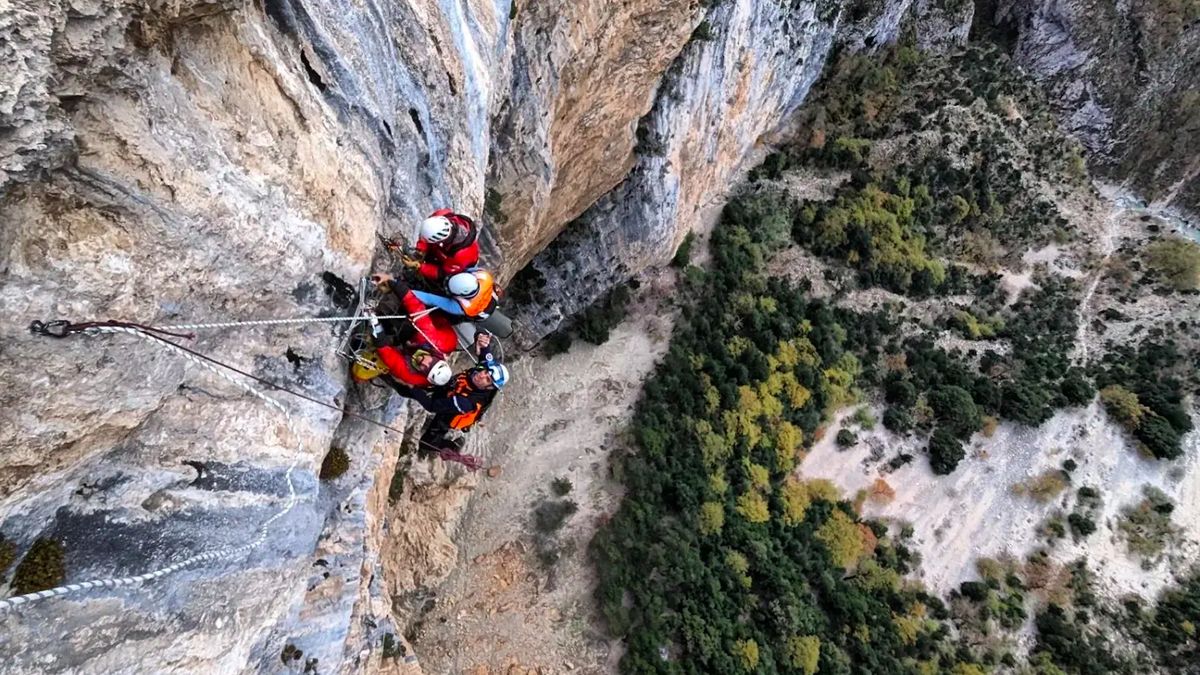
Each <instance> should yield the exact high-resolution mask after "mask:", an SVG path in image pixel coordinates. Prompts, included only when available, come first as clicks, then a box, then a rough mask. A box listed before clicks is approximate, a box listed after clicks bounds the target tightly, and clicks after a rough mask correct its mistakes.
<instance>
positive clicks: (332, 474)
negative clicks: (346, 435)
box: [319, 446, 350, 480]
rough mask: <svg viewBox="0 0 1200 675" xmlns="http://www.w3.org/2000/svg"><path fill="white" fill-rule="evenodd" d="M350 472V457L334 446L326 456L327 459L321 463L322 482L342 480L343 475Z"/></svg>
mask: <svg viewBox="0 0 1200 675" xmlns="http://www.w3.org/2000/svg"><path fill="white" fill-rule="evenodd" d="M349 470H350V455H347V454H346V451H345V450H343V449H341V448H339V447H337V446H334V447H332V448H330V449H329V452H328V453H326V454H325V459H324V460H322V461H321V473H320V474H319V476H320V478H321V480H334V479H336V478H340V477H341V476H342V475H343V474H345V473H346V472H347V471H349Z"/></svg>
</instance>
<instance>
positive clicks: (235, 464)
mask: <svg viewBox="0 0 1200 675" xmlns="http://www.w3.org/2000/svg"><path fill="white" fill-rule="evenodd" d="M1012 11H1016V10H1012ZM972 13H973V8H972V7H971V6H970V5H969V4H967V3H956V4H953V5H951V4H947V5H946V6H942V5H939V4H936V3H932V2H926V1H924V0H915V1H913V0H888V1H887V2H882V3H874V4H872V3H856V4H854V5H851V6H843V5H841V4H839V3H835V2H831V1H830V0H820V1H818V2H799V1H791V2H777V1H776V0H724V1H723V2H699V1H697V0H661V1H655V2H642V1H638V0H620V1H611V2H598V1H591V0H588V1H583V2H562V1H560V0H525V1H523V2H516V3H510V2H508V1H507V0H496V1H494V2H493V1H488V0H407V1H405V2H384V1H381V0H356V1H353V2H352V1H350V0H321V1H319V2H318V1H316V0H263V1H261V2H259V1H257V0H253V1H252V0H209V1H202V2H193V3H182V2H176V1H174V0H50V1H49V2H45V1H37V2H35V1H34V0H15V1H12V2H8V3H4V4H2V5H0V55H3V59H4V63H5V64H6V65H7V64H11V67H6V69H5V71H4V72H3V73H2V74H0V313H2V314H3V316H5V317H7V318H8V320H7V321H5V322H4V324H3V326H2V327H0V383H2V384H3V387H2V388H0V533H2V534H3V536H4V537H5V538H6V539H7V540H8V541H11V542H14V543H15V544H16V545H17V549H18V553H23V552H24V551H25V550H27V548H28V547H29V546H30V544H31V543H32V542H33V541H34V540H35V539H36V538H38V537H48V538H53V539H55V540H57V541H60V542H61V543H62V545H63V547H64V549H65V560H66V571H67V581H70V582H77V581H83V580H87V579H92V578H98V577H110V576H125V575H136V574H141V573H143V572H146V571H149V570H152V569H157V568H160V567H164V566H166V565H170V564H173V563H176V562H178V561H180V560H182V559H185V558H187V557H188V556H190V555H193V554H198V553H201V552H205V551H212V550H220V549H221V548H222V547H226V546H237V545H240V544H243V543H246V542H249V541H253V540H255V538H256V537H257V533H258V531H259V527H260V524H261V523H262V522H263V521H264V520H265V519H266V518H268V517H270V516H272V515H274V514H276V513H279V512H281V511H283V510H284V509H287V510H286V513H285V514H284V515H283V516H282V517H281V518H280V519H279V520H277V521H275V522H274V523H273V525H272V527H271V528H270V529H269V530H268V531H267V533H266V534H267V537H266V540H265V541H264V542H263V543H262V544H261V545H260V546H258V547H256V548H255V549H254V550H253V551H252V552H251V553H249V554H248V555H243V556H241V557H237V558H232V559H226V560H222V561H220V562H218V563H215V564H210V565H196V566H192V567H188V568H186V569H184V570H182V571H180V572H177V573H175V574H173V575H170V576H167V577H165V578H163V579H159V580H157V581H153V582H150V583H147V584H145V585H142V586H137V587H132V588H126V589H120V590H104V591H93V592H90V593H85V594H78V595H73V596H67V597H66V598H61V599H51V600H46V601H43V602H39V603H33V604H30V605H26V606H23V607H21V608H20V609H19V610H18V611H8V612H3V613H0V624H2V625H3V631H2V634H0V653H2V654H3V655H4V656H5V658H4V659H3V660H0V671H2V672H30V671H39V672H105V673H115V672H144V671H154V672H163V673H167V672H197V671H210V672H216V671H221V672H238V671H248V672H257V671H271V670H278V669H279V664H280V663H283V664H284V666H285V668H286V669H292V670H295V671H297V672H298V671H300V670H301V669H303V668H305V667H306V666H307V665H309V664H310V663H311V664H312V667H313V668H317V669H319V671H320V672H356V671H361V670H366V669H376V668H379V667H381V658H382V656H383V653H384V651H385V643H386V644H390V643H389V642H388V640H390V639H391V638H388V636H389V635H396V634H399V633H400V632H401V630H402V627H401V626H398V625H396V622H397V620H398V619H399V620H401V621H402V620H404V617H403V616H400V617H395V616H393V609H394V605H395V606H398V607H399V608H400V609H401V610H407V609H409V606H408V604H406V602H407V600H406V601H405V602H397V600H398V599H399V598H401V596H403V597H404V598H406V599H411V597H410V596H412V597H417V596H419V594H420V591H421V590H422V589H424V588H426V587H428V586H429V585H431V584H435V583H436V582H437V581H438V580H439V579H440V578H441V576H442V575H444V574H445V573H446V572H447V571H448V568H447V565H448V564H451V563H452V562H453V558H454V555H455V551H454V548H453V545H452V542H451V536H450V534H451V532H452V531H453V527H454V524H455V522H456V520H457V518H458V517H460V515H461V512H462V506H463V504H464V503H465V500H466V499H467V497H468V496H469V494H470V489H471V486H472V484H473V483H472V481H473V478H470V477H465V476H463V475H462V474H461V473H459V472H458V471H457V470H456V469H447V468H446V467H444V466H442V465H441V464H440V462H439V463H435V464H433V465H429V464H428V463H421V464H420V466H417V467H413V468H411V469H410V471H409V473H408V475H407V476H403V475H402V476H401V478H400V480H399V481H398V482H397V483H396V484H393V485H392V486H391V488H392V489H391V490H389V482H391V479H392V475H393V471H394V469H395V466H396V453H397V451H398V449H399V446H400V444H401V441H402V438H400V437H398V436H397V435H396V434H390V435H387V436H385V435H383V434H382V433H381V429H380V428H378V427H375V426H371V425H369V424H367V423H365V422H362V421H360V420H353V419H346V420H343V419H342V417H341V415H339V414H338V413H336V412H335V411H331V410H328V409H326V408H320V407H317V406H314V405H311V404H308V403H304V402H302V401H297V400H289V399H287V398H286V395H285V394H282V393H278V392H276V393H274V394H272V396H273V397H276V398H278V399H280V400H281V401H282V403H283V404H284V406H285V407H286V409H287V410H288V411H289V412H288V413H287V414H286V415H285V414H283V413H281V412H280V411H278V410H276V409H274V408H272V407H271V406H269V405H268V404H266V403H264V402H263V401H261V400H259V399H257V398H255V397H253V396H251V395H249V394H248V393H247V392H245V391H244V390H242V389H240V388H239V387H237V386H235V385H233V384H232V383H229V382H225V381H223V380H221V379H218V378H215V377H212V376H211V375H208V374H205V372H204V371H203V370H202V369H199V368H196V367H194V366H191V365H187V364H186V362H184V361H182V360H181V359H180V358H178V356H177V355H175V354H172V353H170V352H168V351H166V350H164V349H163V348H162V347H161V346H158V345H155V344H152V343H151V342H150V341H145V340H138V339H136V338H134V337H132V336H128V335H105V336H97V337H74V338H72V339H68V340H62V341H52V340H50V339H48V338H44V337H35V336H31V335H30V334H29V333H28V332H27V331H26V329H25V327H26V326H27V324H28V322H29V321H31V320H33V319H46V318H59V317H66V318H71V319H76V320H85V319H104V318H122V319H136V320H140V321H145V322H148V323H155V324H173V323H189V324H190V323H199V322H210V321H228V320H245V319H256V318H267V317H292V316H314V315H319V314H322V313H326V314H328V313H329V312H330V310H331V309H332V305H331V303H330V299H329V298H328V297H327V294H326V293H325V292H323V291H324V290H326V289H323V288H322V284H321V281H320V279H321V274H322V273H323V272H326V271H329V272H333V273H335V274H337V275H339V276H341V277H343V278H347V279H357V278H359V277H360V276H362V275H363V274H364V273H366V272H368V271H369V270H370V269H371V267H372V265H373V264H376V261H377V260H378V256H380V255H382V253H383V252H382V251H381V250H380V249H379V248H378V246H377V243H376V234H381V235H384V236H401V237H405V238H407V237H409V236H410V233H411V228H412V227H413V225H414V223H415V222H417V221H418V220H419V218H420V217H421V216H422V215H424V214H425V213H427V212H429V211H430V210H432V209H433V208H436V207H439V206H443V205H453V206H455V207H456V208H458V209H460V210H463V211H465V212H468V213H472V214H477V215H478V216H479V219H480V221H481V222H483V224H484V232H485V234H484V236H485V244H486V246H485V261H486V262H488V263H490V264H492V265H494V266H496V267H497V268H498V269H500V270H501V272H502V274H503V275H505V276H511V275H513V274H516V273H517V271H518V270H522V269H527V270H529V271H527V272H526V273H525V275H524V276H525V279H530V278H532V279H533V282H528V281H526V282H525V283H532V286H531V294H532V298H533V299H532V300H531V301H530V302H527V303H525V304H524V305H523V306H522V314H521V317H520V318H522V319H523V321H524V327H525V329H526V331H527V333H528V334H529V335H530V336H533V337H536V336H539V335H542V334H545V333H547V332H549V331H551V330H553V329H554V328H555V327H556V326H557V325H558V324H559V323H560V322H561V321H562V319H563V318H564V315H565V314H566V313H569V311H570V310H572V309H578V308H579V307H581V306H583V305H586V304H587V303H589V302H591V301H592V300H594V299H595V298H596V297H598V296H599V295H601V294H602V293H603V292H604V291H605V290H607V289H608V288H609V287H611V286H612V284H614V283H618V282H621V281H624V280H625V279H627V278H629V277H630V276H632V275H634V274H636V273H637V272H638V271H640V270H642V269H644V268H646V267H647V266H650V265H654V264H659V263H661V262H663V261H665V260H666V259H667V258H668V257H669V256H670V255H671V253H672V252H673V251H674V249H675V247H676V246H677V244H678V243H679V242H680V241H681V240H682V238H683V237H684V235H685V234H686V233H687V232H688V231H689V230H691V229H693V228H695V227H697V226H698V225H701V224H702V223H703V221H704V216H705V213H706V211H707V210H708V209H710V208H712V207H717V206H719V205H720V204H721V201H722V199H723V196H724V193H725V190H726V189H728V187H729V186H730V185H732V184H733V183H734V182H735V179H736V177H737V175H738V173H739V172H740V171H741V170H743V169H744V168H745V165H746V163H747V160H748V158H752V157H754V156H755V154H756V152H757V151H758V150H760V149H761V148H762V147H763V146H764V144H765V143H769V142H770V140H771V139H772V137H773V135H774V134H776V133H777V132H779V130H780V129H781V128H782V127H783V126H784V125H785V124H786V122H787V120H788V117H789V114H790V113H791V112H792V111H794V110H795V109H796V108H797V107H798V106H799V105H800V104H801V103H802V102H803V101H804V98H805V96H806V95H807V93H808V90H809V88H810V87H811V86H812V84H813V82H814V81H815V80H816V79H817V77H818V76H819V75H820V73H821V70H822V68H823V66H824V65H825V63H826V61H827V60H828V58H829V55H830V54H831V52H832V51H833V49H834V48H835V46H836V45H839V44H841V45H843V46H845V47H846V48H851V49H873V48H875V47H877V46H878V45H881V44H884V43H886V42H888V41H890V40H893V39H895V38H896V36H897V35H899V33H900V31H901V30H902V27H904V26H912V27H913V28H914V30H915V34H916V37H917V39H918V40H919V41H920V42H922V43H923V44H925V45H927V46H944V45H946V44H953V43H954V42H955V41H956V40H962V39H964V38H965V36H966V32H967V26H969V25H970V23H971V19H972ZM1097 86H1098V85H1097ZM1180 161H1181V162H1183V159H1181V160H1180ZM1181 166H1182V165H1181ZM1186 173H1187V172H1186V171H1184V172H1183V174H1186ZM1183 174H1181V175H1183ZM1192 175H1193V177H1194V172H1193V174H1192ZM1181 194H1182V192H1181ZM551 242H553V243H551ZM548 244H549V247H548V248H547V245H548ZM543 249H545V250H543ZM530 261H532V264H531V265H529V266H528V268H527V264H529V263H530ZM564 308H568V309H564ZM336 342H337V335H336V330H335V329H331V328H330V327H329V326H328V325H323V324H312V325H306V326H301V327H289V328H284V329H270V330H266V329H254V330H241V331H236V332H229V331H201V332H200V335H199V339H198V340H197V341H196V347H197V348H198V349H199V350H200V351H202V352H204V353H208V354H213V355H215V356H218V357H220V358H224V359H226V360H228V361H230V362H231V363H233V364H235V365H237V366H239V367H241V368H244V369H247V370H249V371H251V372H253V373H255V374H256V375H259V376H263V377H266V378H268V379H271V380H273V381H276V382H279V383H281V384H285V385H288V386H293V387H299V388H301V389H303V390H304V391H305V392H307V393H308V394H309V395H311V396H314V397H317V398H320V399H323V400H327V401H331V402H337V403H338V404H345V405H348V406H350V407H352V408H354V409H357V410H363V411H366V414H368V415H371V416H373V417H374V418H376V419H378V420H381V421H385V422H387V423H389V424H391V425H393V426H395V427H400V428H404V427H411V426H412V425H413V424H415V423H416V420H409V419H408V411H407V409H406V408H405V407H404V406H403V405H401V404H400V403H398V402H397V401H387V400H386V399H385V397H384V396H382V394H380V393H379V392H375V391H367V390H363V389H361V388H356V387H353V386H351V385H350V384H349V383H348V381H347V378H346V376H345V367H344V363H343V362H341V361H339V360H338V359H337V357H335V356H334V355H333V354H332V348H333V346H334V345H335V344H336ZM333 446H337V447H339V448H342V449H345V450H346V451H347V452H348V454H349V455H350V457H351V468H350V470H349V472H347V473H346V474H345V475H344V476H342V477H341V478H338V479H337V480H334V481H319V480H318V479H317V472H318V467H319V466H320V464H321V460H322V458H323V457H324V456H325V454H326V453H327V451H328V450H329V448H330V447H333ZM188 462H190V463H191V464H186V463H188ZM198 465H199V466H202V467H203V470H200V469H198V468H197V466H198ZM293 491H294V492H295V494H296V495H297V499H296V501H295V504H294V506H292V507H291V508H287V507H288V505H289V504H290V503H291V501H290V499H289V495H290V494H291V493H292V492H293ZM389 492H391V493H392V494H390V495H389V494H388V493H389ZM422 516H423V517H424V519H422V518H421V517H422ZM385 570H386V571H387V572H386V573H385ZM401 572H402V573H401ZM9 576H11V574H10V575H9ZM0 590H2V591H3V593H2V594H3V595H4V596H8V595H10V593H9V592H8V589H7V588H6V587H0ZM418 604H419V603H418ZM289 645H290V646H291V647H293V649H292V651H290V652H288V654H289V655H290V657H289V658H288V659H282V658H281V657H282V655H283V654H284V650H285V647H287V646H289ZM392 649H393V648H390V647H389V648H388V650H392ZM297 652H303V654H302V655H297ZM389 663H392V662H391V661H389Z"/></svg>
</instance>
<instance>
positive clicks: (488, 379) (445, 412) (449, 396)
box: [397, 331, 511, 450]
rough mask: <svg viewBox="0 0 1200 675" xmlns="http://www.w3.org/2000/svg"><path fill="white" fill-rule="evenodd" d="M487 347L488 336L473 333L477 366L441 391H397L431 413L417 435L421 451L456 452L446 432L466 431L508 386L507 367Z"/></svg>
mask: <svg viewBox="0 0 1200 675" xmlns="http://www.w3.org/2000/svg"><path fill="white" fill-rule="evenodd" d="M491 343H492V336H491V334H490V333H487V332H484V331H480V332H478V333H476V334H475V349H476V352H477V353H478V355H479V365H477V366H475V367H474V368H471V369H469V370H466V371H464V372H461V373H459V374H458V375H455V376H454V378H453V379H451V380H450V383H449V384H448V385H447V386H445V387H438V388H436V389H432V390H421V389H411V390H408V391H401V390H399V389H397V391H400V393H402V394H404V395H405V396H408V397H409V398H411V399H413V400H414V401H416V402H417V403H419V404H421V407H422V408H425V409H426V410H428V411H429V412H431V413H433V417H432V418H430V420H429V422H428V424H426V425H425V430H424V432H423V433H422V434H421V445H422V448H423V449H425V450H442V449H456V447H455V446H454V444H453V443H451V442H450V441H449V439H448V438H447V434H449V433H450V430H452V429H454V430H458V431H468V430H470V429H471V427H473V426H475V424H477V423H478V422H479V420H480V418H481V417H482V416H483V413H484V411H486V410H487V409H488V406H490V405H491V404H492V401H493V400H495V398H496V394H497V393H498V392H499V391H500V389H502V388H504V387H505V386H506V385H507V384H508V382H509V380H510V379H511V377H510V374H509V371H508V367H507V366H505V365H503V364H501V363H500V362H499V361H498V360H497V359H496V357H495V355H494V354H493V353H492V350H491Z"/></svg>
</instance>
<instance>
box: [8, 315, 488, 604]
mask: <svg viewBox="0 0 1200 675" xmlns="http://www.w3.org/2000/svg"><path fill="white" fill-rule="evenodd" d="M429 311H432V310H429ZM354 318H360V317H354ZM379 318H389V319H390V318H395V319H401V318H410V315H403V316H388V317H379ZM334 320H337V321H346V320H350V318H347V317H330V318H322V319H275V320H265V321H240V322H224V323H212V324H187V325H177V326H164V327H155V326H148V325H144V324H138V323H133V322H127V321H87V322H81V323H71V322H69V321H61V320H60V321H50V322H42V321H34V322H33V323H31V324H30V330H31V331H32V332H34V333H35V334H39V335H46V336H50V337H56V338H65V337H67V336H70V335H76V334H80V333H84V334H104V333H125V334H128V335H134V336H137V337H139V338H141V339H144V340H148V341H150V342H153V343H156V344H159V345H161V346H163V347H164V348H166V349H167V350H169V351H171V352H173V353H175V354H177V355H179V356H182V357H183V358H184V359H186V360H187V361H189V362H191V363H194V364H196V365H198V366H200V367H201V368H203V369H205V370H208V371H210V372H212V373H215V374H216V375H217V376H219V377H221V378H222V379H224V380H226V381H228V382H230V383H232V384H234V385H235V386H237V387H239V388H241V389H243V390H244V391H246V392H248V393H250V394H251V395H253V396H254V397H256V398H258V399H260V400H262V401H263V402H264V403H266V404H267V405H269V406H271V407H272V408H274V409H276V410H278V411H279V412H280V413H282V414H283V415H284V417H285V418H286V419H287V420H288V421H289V422H290V421H291V414H290V413H289V412H288V409H287V407H286V406H284V404H283V403H281V402H279V401H278V400H276V399H274V398H272V397H271V396H268V395H267V394H265V393H263V392H262V391H260V390H259V389H257V388H255V387H253V386H251V385H250V384H249V383H247V382H244V381H242V380H239V379H236V378H234V377H233V376H232V375H230V373H235V374H238V375H241V376H243V377H245V378H249V379H250V380H253V381H255V382H258V383H259V384H262V385H263V386H265V387H267V388H268V389H270V390H277V391H282V392H285V393H288V394H291V395H292V396H295V397H297V398H300V399H303V400H305V401H309V402H311V403H315V404H317V405H319V406H322V407H325V408H328V409H331V410H335V411H338V412H340V413H342V414H343V415H348V416H350V417H353V418H356V419H359V420H362V421H364V422H367V423H368V424H372V425H374V426H378V427H381V428H383V429H385V430H387V431H393V432H396V433H398V434H400V435H401V436H403V435H404V431H403V430H401V429H398V428H396V427H393V426H391V425H389V424H385V423H383V422H379V421H377V420H374V419H371V418H370V417H367V416H366V415H363V414H360V413H357V412H354V411H352V410H348V409H346V408H344V407H342V406H338V405H334V404H331V403H327V402H325V401H322V400H320V399H317V398H314V397H312V396H309V395H308V394H305V393H303V392H300V391H296V390H295V389H291V388H288V387H285V386H282V385H279V384H276V383H274V382H271V381H270V380H267V379H265V378H263V377H259V376H258V375H254V374H253V373H249V372H246V371H245V370H242V369H240V368H238V367H236V366H233V365H231V364H228V363H225V362H223V361H219V360H217V359H215V358H213V357H211V356H208V355H206V354H202V353H200V352H197V351H195V350H193V349H190V348H188V347H185V346H183V345H181V344H178V343H176V342H172V341H171V340H170V339H168V338H171V337H174V338H182V339H191V338H193V337H194V336H193V335H191V334H188V333H183V332H180V331H184V330H196V329H205V328H232V327H240V326H263V325H282V324H289V323H316V322H327V321H334ZM414 325H415V324H414ZM417 442H418V443H419V444H420V445H422V446H425V447H426V448H428V449H430V450H432V451H434V452H436V453H437V454H438V456H439V457H441V459H442V460H443V461H447V462H458V463H460V464H462V465H464V466H465V467H466V468H467V469H469V470H471V471H476V470H478V469H479V468H480V467H481V466H482V460H481V459H480V458H479V457H476V456H474V455H466V454H462V453H459V452H457V451H454V450H450V449H447V448H441V447H437V446H434V445H433V444H431V443H427V442H425V441H424V440H420V439H418V441H417ZM298 461H299V460H298V459H297V461H295V462H292V464H291V465H290V466H288V468H287V471H286V472H285V474H284V478H285V480H286V481H287V487H288V498H287V501H286V502H285V504H284V506H283V508H282V509H280V510H279V511H277V512H276V513H275V514H273V515H271V516H270V517H268V518H267V519H266V520H264V521H263V522H262V523H261V524H260V525H259V527H258V532H257V534H256V536H255V538H254V539H252V540H251V541H249V542H247V543H245V544H242V545H240V546H233V547H225V548H221V549H218V550H215V551H208V552H205V553H199V554H196V555H193V556H190V557H188V558H185V559H183V560H180V561H178V562H176V563H173V564H171V565H168V566H166V567H162V568H159V569H157V570H153V571H150V572H146V573H145V574H139V575H137V576H129V577H110V578H104V579H93V580H89V581H83V582H79V583H74V584H65V585H63V586H57V587H55V588H50V589H46V590H43V591H37V592H35V593H26V594H24V595H18V596H14V597H11V598H4V599H0V612H6V611H10V610H13V609H15V608H17V607H21V606H23V605H26V604H28V603H31V602H34V601H37V600H44V599H48V598H54V597H61V596H64V595H68V594H71V593H78V592H82V591H87V590H92V589H97V588H108V589H115V588H123V587H127V586H137V585H140V584H143V583H145V582H147V581H153V580H155V579H160V578H162V577H165V576H167V575H169V574H173V573H175V572H178V571H180V570H182V569H184V568H187V567H191V566H193V565H199V564H202V563H214V562H219V561H222V560H229V559H233V558H236V557H239V556H241V555H244V554H246V553H248V552H250V551H251V550H253V549H255V548H257V547H259V546H261V545H262V544H263V542H265V541H266V539H267V532H268V530H269V529H270V527H271V526H272V525H273V524H275V522H276V521H278V520H279V519H280V518H283V517H284V516H285V515H287V514H288V513H289V512H291V510H292V509H293V508H294V507H295V506H296V503H297V502H298V501H299V497H298V496H297V494H296V486H295V483H294V482H293V481H292V472H293V471H294V470H295V468H296V465H297V463H298Z"/></svg>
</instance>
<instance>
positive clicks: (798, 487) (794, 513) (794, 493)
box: [780, 476, 812, 525]
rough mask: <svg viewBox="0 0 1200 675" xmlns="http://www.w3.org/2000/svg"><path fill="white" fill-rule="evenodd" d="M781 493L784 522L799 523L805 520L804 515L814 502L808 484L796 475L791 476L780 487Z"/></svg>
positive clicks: (786, 523)
mask: <svg viewBox="0 0 1200 675" xmlns="http://www.w3.org/2000/svg"><path fill="white" fill-rule="evenodd" d="M780 495H781V497H782V501H783V523H784V524H785V525H799V524H800V523H801V522H803V521H804V515H805V514H806V513H807V512H808V507H809V505H810V504H812V498H811V497H810V496H809V493H808V486H807V485H805V484H804V483H803V482H801V481H800V479H798V478H796V477H795V476H789V477H788V479H787V480H786V481H784V483H783V487H782V488H780Z"/></svg>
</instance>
